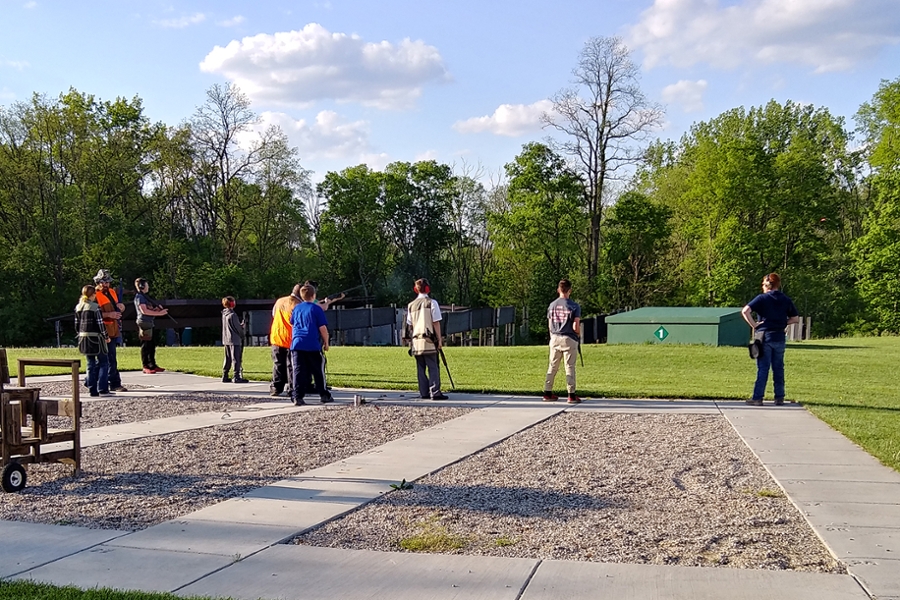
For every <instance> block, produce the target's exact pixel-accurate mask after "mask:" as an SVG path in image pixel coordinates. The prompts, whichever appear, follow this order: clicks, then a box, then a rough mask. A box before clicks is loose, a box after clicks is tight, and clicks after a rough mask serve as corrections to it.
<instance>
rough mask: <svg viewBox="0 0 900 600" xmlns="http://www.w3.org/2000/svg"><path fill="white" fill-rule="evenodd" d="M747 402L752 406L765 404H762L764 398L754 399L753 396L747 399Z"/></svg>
mask: <svg viewBox="0 0 900 600" xmlns="http://www.w3.org/2000/svg"><path fill="white" fill-rule="evenodd" d="M746 402H747V404H749V405H750V406H762V405H763V404H762V399H759V400H754V399H753V398H750V399H749V400H747V401H746Z"/></svg>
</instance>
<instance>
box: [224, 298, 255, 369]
mask: <svg viewBox="0 0 900 600" xmlns="http://www.w3.org/2000/svg"><path fill="white" fill-rule="evenodd" d="M234 305H235V302H234V298H233V297H231V296H225V297H224V298H222V306H223V307H224V308H223V309H222V346H223V347H224V348H225V364H224V365H222V383H230V382H231V381H234V383H250V382H249V381H248V380H247V379H244V377H243V369H242V367H241V361H242V358H243V355H244V324H243V323H241V320H240V318H239V317H238V316H237V313H235V312H234ZM232 364H234V379H229V377H228V372H229V371H230V370H231V365H232Z"/></svg>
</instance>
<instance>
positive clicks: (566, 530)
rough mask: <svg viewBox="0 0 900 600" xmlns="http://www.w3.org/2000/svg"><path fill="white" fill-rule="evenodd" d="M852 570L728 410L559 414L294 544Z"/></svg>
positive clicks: (510, 555)
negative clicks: (726, 416)
mask: <svg viewBox="0 0 900 600" xmlns="http://www.w3.org/2000/svg"><path fill="white" fill-rule="evenodd" d="M294 543H298V544H311V545H317V546H329V547H337V548H356V549H371V550H385V551H398V550H403V549H408V550H413V551H430V552H442V553H454V554H470V555H471V554H474V555H489V556H505V557H520V558H536V559H562V560H582V561H598V562H618V563H645V564H673V565H684V566H713V567H735V568H756V569H780V570H785V569H790V570H799V571H821V572H845V569H844V566H843V565H842V564H841V563H839V562H837V561H835V560H834V559H833V557H832V556H831V555H830V554H829V552H828V551H827V550H826V548H825V547H824V546H823V544H822V543H821V542H820V541H819V539H818V537H817V536H816V535H815V533H814V532H813V531H812V529H811V528H810V527H809V526H808V524H807V523H806V521H805V520H804V519H803V517H802V515H801V514H800V513H799V512H798V511H797V510H796V509H795V508H794V506H793V505H792V504H791V503H790V501H789V500H788V499H787V498H786V497H784V495H783V493H782V491H781V488H780V487H779V486H778V485H777V483H776V482H775V481H774V480H773V479H772V478H771V477H770V476H769V475H768V473H767V472H766V471H765V469H764V468H763V466H762V465H761V464H760V463H759V461H758V460H757V459H756V457H755V456H754V455H753V454H752V452H751V451H750V450H749V449H748V448H747V446H746V445H745V444H744V443H743V442H742V441H741V440H740V438H739V437H738V436H737V435H736V434H735V432H734V431H733V429H732V428H731V426H730V425H729V424H728V422H727V421H726V420H725V419H724V418H723V417H720V416H706V415H627V414H602V415H601V414H596V413H586V412H581V413H577V412H576V413H564V414H562V415H559V416H557V417H555V418H553V419H550V420H549V421H546V422H543V423H541V424H539V425H537V426H535V427H533V428H531V429H529V430H526V431H524V432H522V433H520V434H517V435H515V436H513V437H512V438H510V439H508V440H506V441H504V442H502V443H500V444H498V445H496V446H493V447H491V448H488V449H486V450H484V451H482V452H480V453H478V454H476V455H474V456H472V457H470V458H468V459H466V460H464V461H462V462H459V463H456V464H454V465H451V466H449V467H447V468H445V469H443V470H441V471H439V472H438V473H435V474H434V475H432V476H429V477H427V478H424V479H422V480H419V481H417V482H416V483H415V485H414V487H413V488H412V489H408V490H404V491H394V492H391V493H389V494H386V495H384V496H382V497H380V498H379V499H377V500H375V501H374V502H372V503H370V504H368V505H366V506H364V507H363V508H361V509H360V510H358V511H355V512H354V513H351V514H350V515H348V516H346V517H344V518H341V519H339V520H336V521H332V522H330V523H327V524H325V525H323V526H322V527H320V528H318V529H316V530H313V531H311V532H309V533H307V534H305V535H302V536H300V537H298V538H296V539H295V540H294Z"/></svg>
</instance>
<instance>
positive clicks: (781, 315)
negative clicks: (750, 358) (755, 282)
mask: <svg viewBox="0 0 900 600" xmlns="http://www.w3.org/2000/svg"><path fill="white" fill-rule="evenodd" d="M747 306H749V307H750V309H751V310H752V311H753V312H755V313H756V316H757V321H759V326H758V327H757V328H756V330H757V331H764V332H767V333H774V334H776V335H777V334H778V333H780V334H782V335H784V329H785V328H786V327H787V322H788V319H789V318H791V317H796V316H797V315H798V314H799V313H798V312H797V307H796V306H794V302H793V301H792V300H791V299H790V298H788V297H787V295H786V294H785V293H784V292H782V291H781V290H772V291H771V292H766V293H765V294H760V295H759V296H757V297H756V298H754V299H753V300H751V301H750V302H748V303H747Z"/></svg>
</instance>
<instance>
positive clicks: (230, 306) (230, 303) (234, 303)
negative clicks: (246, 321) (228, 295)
mask: <svg viewBox="0 0 900 600" xmlns="http://www.w3.org/2000/svg"><path fill="white" fill-rule="evenodd" d="M236 304H237V302H235V301H234V300H232V301H230V302H229V303H228V308H234V307H235V305H236Z"/></svg>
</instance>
